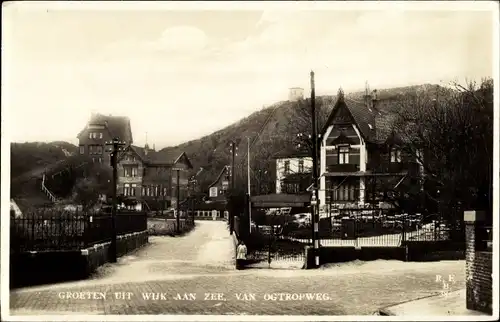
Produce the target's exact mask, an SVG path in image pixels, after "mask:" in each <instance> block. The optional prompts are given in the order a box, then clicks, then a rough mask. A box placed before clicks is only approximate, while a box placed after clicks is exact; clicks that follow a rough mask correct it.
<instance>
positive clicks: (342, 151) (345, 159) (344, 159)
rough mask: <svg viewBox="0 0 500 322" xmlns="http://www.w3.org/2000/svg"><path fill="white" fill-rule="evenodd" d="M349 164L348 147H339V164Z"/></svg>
mask: <svg viewBox="0 0 500 322" xmlns="http://www.w3.org/2000/svg"><path fill="white" fill-rule="evenodd" d="M347 163H349V147H348V146H341V147H339V164H347Z"/></svg>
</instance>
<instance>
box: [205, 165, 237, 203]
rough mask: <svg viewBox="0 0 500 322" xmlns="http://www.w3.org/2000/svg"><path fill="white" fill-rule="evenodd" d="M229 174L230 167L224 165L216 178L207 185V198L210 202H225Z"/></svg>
mask: <svg viewBox="0 0 500 322" xmlns="http://www.w3.org/2000/svg"><path fill="white" fill-rule="evenodd" d="M230 176H231V167H230V166H225V167H224V168H222V170H221V172H220V173H219V175H218V176H217V179H215V181H214V182H213V183H212V184H211V185H210V186H209V187H208V200H209V201H211V202H221V201H223V202H226V197H227V191H228V190H229V182H230Z"/></svg>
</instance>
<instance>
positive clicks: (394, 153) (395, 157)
mask: <svg viewBox="0 0 500 322" xmlns="http://www.w3.org/2000/svg"><path fill="white" fill-rule="evenodd" d="M391 162H392V163H400V162H401V150H399V149H397V148H392V149H391Z"/></svg>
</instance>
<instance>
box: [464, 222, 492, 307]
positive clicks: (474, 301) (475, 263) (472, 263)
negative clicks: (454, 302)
mask: <svg viewBox="0 0 500 322" xmlns="http://www.w3.org/2000/svg"><path fill="white" fill-rule="evenodd" d="M479 225H480V223H478V222H466V227H465V236H466V250H465V260H466V277H467V281H466V288H467V297H466V302H467V309H469V310H475V311H480V312H484V313H487V314H492V313H493V307H492V306H493V296H492V288H493V279H492V266H493V253H492V252H490V251H478V250H477V243H478V242H479V240H478V238H477V231H478V226H479Z"/></svg>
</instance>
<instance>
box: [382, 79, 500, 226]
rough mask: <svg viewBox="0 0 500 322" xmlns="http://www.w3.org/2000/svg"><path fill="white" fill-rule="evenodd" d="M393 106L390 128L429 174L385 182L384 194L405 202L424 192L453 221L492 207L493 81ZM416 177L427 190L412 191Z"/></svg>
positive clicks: (455, 86) (424, 94)
mask: <svg viewBox="0 0 500 322" xmlns="http://www.w3.org/2000/svg"><path fill="white" fill-rule="evenodd" d="M394 106H395V107H396V113H395V114H394V115H395V116H394V118H393V119H392V120H391V121H392V128H391V131H392V132H393V133H394V134H395V135H396V136H397V137H398V138H399V140H400V141H401V146H403V147H404V150H405V152H406V153H408V154H409V155H410V156H411V158H415V159H416V160H418V162H419V163H420V164H421V166H422V168H423V170H424V176H423V177H419V176H411V175H409V177H410V180H406V181H405V182H402V184H400V185H399V186H398V187H396V188H394V187H393V188H390V184H387V183H386V186H385V187H384V188H383V189H381V190H382V191H383V198H384V199H385V200H388V201H391V202H393V203H394V204H396V205H397V206H401V205H402V203H403V202H405V201H406V202H407V203H408V200H410V199H412V198H413V199H415V198H422V196H421V194H422V193H424V194H425V196H424V197H425V198H426V199H427V200H430V201H431V202H434V203H435V206H436V207H437V208H438V211H439V213H441V214H443V216H444V217H446V219H449V220H452V221H456V220H458V219H459V218H461V215H462V211H463V210H465V209H485V210H490V211H491V209H492V193H491V187H492V164H493V162H492V161H493V160H492V158H493V153H492V151H493V81H492V80H491V79H486V80H483V81H482V82H481V84H479V85H478V84H476V83H473V82H469V83H468V84H467V86H461V85H459V84H453V89H447V88H441V87H440V88H438V89H437V90H436V91H435V92H434V93H429V92H421V93H413V94H411V95H406V96H404V97H399V99H398V101H397V104H395V105H394ZM393 112H394V111H393ZM415 180H419V181H420V183H422V184H423V185H424V187H425V189H424V191H423V192H421V191H411V190H408V188H409V187H410V186H412V183H414V182H415ZM409 191H410V192H409Z"/></svg>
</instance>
